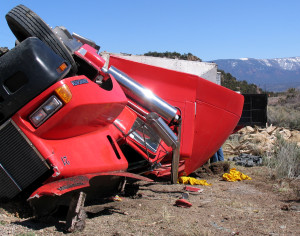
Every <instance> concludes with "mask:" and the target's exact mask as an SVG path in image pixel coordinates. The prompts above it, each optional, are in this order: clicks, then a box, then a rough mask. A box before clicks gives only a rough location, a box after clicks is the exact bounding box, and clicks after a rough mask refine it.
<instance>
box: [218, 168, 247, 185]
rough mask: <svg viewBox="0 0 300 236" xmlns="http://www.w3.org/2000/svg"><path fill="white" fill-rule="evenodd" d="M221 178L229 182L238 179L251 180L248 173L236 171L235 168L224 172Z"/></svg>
mask: <svg viewBox="0 0 300 236" xmlns="http://www.w3.org/2000/svg"><path fill="white" fill-rule="evenodd" d="M223 179H224V180H226V181H229V182H234V181H240V180H251V179H252V178H251V177H249V176H248V175H245V174H243V173H242V172H240V171H237V170H236V169H235V168H232V169H230V173H225V174H224V175H223Z"/></svg>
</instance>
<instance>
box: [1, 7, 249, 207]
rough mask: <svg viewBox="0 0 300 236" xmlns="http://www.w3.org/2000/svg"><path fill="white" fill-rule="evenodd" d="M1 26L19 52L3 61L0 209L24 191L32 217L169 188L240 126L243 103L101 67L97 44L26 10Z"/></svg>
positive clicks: (139, 68)
mask: <svg viewBox="0 0 300 236" xmlns="http://www.w3.org/2000/svg"><path fill="white" fill-rule="evenodd" d="M6 20H7V22H8V25H9V27H10V28H11V30H12V32H13V33H14V34H15V36H16V38H17V40H18V43H17V44H16V46H15V47H14V48H13V49H11V50H9V51H8V52H7V53H5V54H4V55H2V56H1V57H0V83H1V86H0V122H1V123H0V124H1V126H0V153H1V154H0V180H1V181H0V198H2V199H3V198H5V199H11V198H14V197H15V196H17V195H18V194H20V193H22V192H24V191H25V192H26V191H27V192H29V194H30V196H29V201H30V202H31V203H32V205H33V206H34V207H35V208H38V206H39V204H40V202H42V200H43V199H47V200H48V199H52V198H53V199H69V197H70V196H71V193H74V192H85V193H86V194H87V197H89V196H91V195H93V194H94V193H95V192H97V196H99V193H100V194H103V196H107V195H112V194H115V193H116V192H117V191H119V190H120V188H121V187H120V186H122V183H124V180H125V179H128V178H133V179H142V180H150V177H153V176H156V177H166V178H171V181H172V182H173V183H174V182H176V181H177V177H178V175H189V174H190V173H192V172H193V171H195V170H196V169H197V168H199V167H201V166H202V165H203V164H204V163H205V162H206V161H207V160H208V159H209V158H210V157H211V156H212V154H213V153H215V152H216V151H217V150H218V149H219V148H220V146H221V145H222V144H223V143H224V141H225V140H226V139H227V137H228V136H229V135H230V134H231V133H232V131H233V130H234V128H235V127H236V125H237V123H238V121H239V119H240V117H241V113H242V109H243V101H244V100H243V96H242V95H240V94H238V93H236V92H234V91H231V90H229V89H227V88H224V87H222V86H219V85H217V84H214V83H211V82H209V81H207V80H205V79H202V78H200V77H198V76H195V75H191V74H186V73H181V72H177V71H173V70H168V69H164V68H160V67H156V66H150V65H146V64H142V63H138V62H134V61H130V60H127V59H123V58H121V57H117V56H110V58H109V60H104V59H103V58H102V57H101V56H100V55H99V54H98V50H99V46H97V45H96V44H95V43H94V42H93V41H91V40H88V39H86V38H84V37H82V36H80V35H77V34H72V35H71V34H70V33H69V32H68V31H67V30H66V29H65V28H64V27H55V28H54V29H51V28H49V27H48V25H47V24H46V23H45V22H44V21H43V20H42V19H41V18H40V17H39V16H38V15H36V14H35V13H34V12H33V11H31V10H30V9H28V8H27V7H25V6H23V5H18V6H16V7H15V8H13V9H12V10H11V11H10V12H9V13H8V14H7V15H6ZM65 201H67V200H65ZM54 202H56V200H55V201H54ZM57 202H59V200H57ZM57 202H56V204H57ZM48 205H49V204H48ZM43 208H44V207H43Z"/></svg>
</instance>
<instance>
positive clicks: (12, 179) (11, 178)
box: [0, 163, 22, 191]
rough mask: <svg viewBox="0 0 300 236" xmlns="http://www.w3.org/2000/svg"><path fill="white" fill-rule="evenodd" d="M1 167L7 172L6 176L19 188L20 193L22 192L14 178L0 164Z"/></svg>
mask: <svg viewBox="0 0 300 236" xmlns="http://www.w3.org/2000/svg"><path fill="white" fill-rule="evenodd" d="M0 167H1V169H2V170H3V171H4V172H5V174H6V175H7V176H8V177H9V178H10V180H11V181H12V182H13V183H14V184H15V185H16V186H17V188H18V189H19V190H20V191H22V188H21V187H20V186H19V185H18V183H17V182H16V181H15V180H14V178H13V177H12V176H11V175H10V174H9V173H8V171H7V170H6V169H5V168H4V167H3V165H1V163H0Z"/></svg>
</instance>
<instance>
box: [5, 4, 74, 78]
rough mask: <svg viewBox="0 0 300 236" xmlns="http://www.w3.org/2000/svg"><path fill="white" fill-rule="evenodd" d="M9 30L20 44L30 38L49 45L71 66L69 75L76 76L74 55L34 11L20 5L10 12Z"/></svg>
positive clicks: (8, 14) (7, 16) (7, 19)
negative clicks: (35, 38)
mask: <svg viewBox="0 0 300 236" xmlns="http://www.w3.org/2000/svg"><path fill="white" fill-rule="evenodd" d="M5 18H6V21H7V23H8V26H9V28H10V29H11V31H12V32H13V34H14V35H15V36H16V38H17V40H19V41H20V42H21V41H23V40H24V39H26V38H28V37H37V38H39V39H40V40H41V41H43V42H44V43H45V44H47V45H48V46H49V47H50V48H51V49H52V50H53V51H54V52H55V53H56V54H58V55H60V56H61V57H62V58H63V59H65V60H66V61H67V62H69V63H70V65H71V70H70V72H69V75H75V74H76V72H77V65H76V63H75V60H74V58H73V57H72V54H71V53H70V52H69V51H68V49H67V48H66V47H65V45H64V44H63V43H62V42H61V41H60V40H59V38H57V37H56V35H55V34H54V32H53V31H52V30H51V28H50V27H49V26H48V25H47V24H46V23H45V22H44V21H43V20H42V19H41V18H40V17H39V16H38V15H37V14H36V13H34V12H33V11H32V10H30V9H29V8H27V7H25V6H23V5H18V6H16V7H14V8H13V9H12V10H10V11H9V12H8V13H7V14H6V16H5Z"/></svg>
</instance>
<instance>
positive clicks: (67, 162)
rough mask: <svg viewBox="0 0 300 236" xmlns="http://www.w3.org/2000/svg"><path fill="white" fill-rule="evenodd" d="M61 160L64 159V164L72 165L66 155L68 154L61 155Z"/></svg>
mask: <svg viewBox="0 0 300 236" xmlns="http://www.w3.org/2000/svg"><path fill="white" fill-rule="evenodd" d="M61 160H62V162H63V164H64V166H66V165H70V162H69V161H68V159H67V157H66V156H64V157H61Z"/></svg>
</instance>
